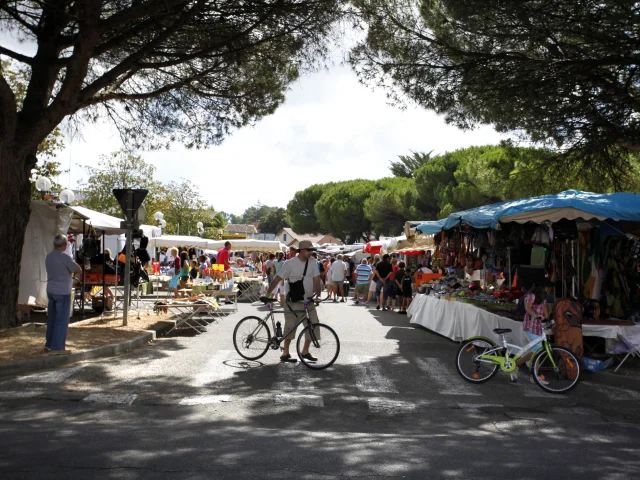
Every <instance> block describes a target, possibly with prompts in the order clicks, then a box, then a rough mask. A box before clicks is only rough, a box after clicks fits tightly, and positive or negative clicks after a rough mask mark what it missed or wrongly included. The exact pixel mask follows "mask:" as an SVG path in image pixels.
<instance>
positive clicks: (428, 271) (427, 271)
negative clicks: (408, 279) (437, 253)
mask: <svg viewBox="0 0 640 480" xmlns="http://www.w3.org/2000/svg"><path fill="white" fill-rule="evenodd" d="M418 273H433V270H431V269H430V268H427V267H422V268H421V269H420V270H418Z"/></svg>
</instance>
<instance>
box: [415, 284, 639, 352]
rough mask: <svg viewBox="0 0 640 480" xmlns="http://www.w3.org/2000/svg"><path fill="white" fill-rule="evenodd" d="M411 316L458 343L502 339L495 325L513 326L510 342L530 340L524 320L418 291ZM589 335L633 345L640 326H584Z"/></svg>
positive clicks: (584, 331) (585, 332)
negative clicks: (478, 337)
mask: <svg viewBox="0 0 640 480" xmlns="http://www.w3.org/2000/svg"><path fill="white" fill-rule="evenodd" d="M407 315H408V316H409V318H411V323H416V324H418V325H422V326H423V327H425V328H428V329H429V330H433V331H434V332H436V333H439V334H440V335H444V336H445V337H447V338H450V339H451V340H454V341H456V342H458V341H461V340H464V339H465V338H468V337H471V336H474V335H479V336H483V337H489V338H491V339H492V340H496V341H497V340H498V339H499V337H498V336H497V335H496V334H495V333H493V329H494V328H510V329H511V330H513V331H512V333H510V334H507V341H508V342H510V343H514V344H516V345H526V344H527V341H526V340H527V339H526V337H525V335H524V333H522V322H516V321H514V320H511V319H509V318H505V317H501V316H499V315H495V314H493V313H490V312H487V311H486V310H483V309H481V308H478V307H476V306H475V305H471V304H470V303H462V302H456V301H453V300H451V301H450V300H443V299H439V298H436V297H432V296H429V295H421V294H417V295H416V296H415V298H414V299H413V302H411V305H410V306H409V309H408V310H407ZM582 335H583V336H585V337H602V338H615V339H617V338H619V337H624V338H625V339H626V340H628V341H629V342H631V343H632V344H633V345H640V325H635V326H622V325H583V326H582Z"/></svg>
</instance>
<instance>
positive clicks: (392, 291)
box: [384, 280, 396, 300]
mask: <svg viewBox="0 0 640 480" xmlns="http://www.w3.org/2000/svg"><path fill="white" fill-rule="evenodd" d="M384 296H385V297H387V298H390V299H392V300H394V299H395V298H396V286H395V285H394V284H393V283H391V280H389V281H388V282H387V283H386V284H385V286H384Z"/></svg>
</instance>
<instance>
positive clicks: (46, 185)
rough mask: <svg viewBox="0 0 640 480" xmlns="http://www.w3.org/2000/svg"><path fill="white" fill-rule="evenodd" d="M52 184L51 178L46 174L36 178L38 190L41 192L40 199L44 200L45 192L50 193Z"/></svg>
mask: <svg viewBox="0 0 640 480" xmlns="http://www.w3.org/2000/svg"><path fill="white" fill-rule="evenodd" d="M51 185H52V184H51V180H49V179H48V178H47V177H45V176H44V175H43V176H40V177H38V179H37V180H36V190H38V191H39V192H40V200H44V196H45V194H47V193H49V191H50V190H51Z"/></svg>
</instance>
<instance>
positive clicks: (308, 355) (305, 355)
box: [302, 353, 318, 362]
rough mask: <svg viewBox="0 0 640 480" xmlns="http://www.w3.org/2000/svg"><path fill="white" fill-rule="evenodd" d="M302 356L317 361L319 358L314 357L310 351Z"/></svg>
mask: <svg viewBox="0 0 640 480" xmlns="http://www.w3.org/2000/svg"><path fill="white" fill-rule="evenodd" d="M302 358H304V359H306V360H309V361H311V362H317V361H318V359H317V358H316V357H314V356H313V355H311V354H310V353H305V354H304V355H302Z"/></svg>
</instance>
